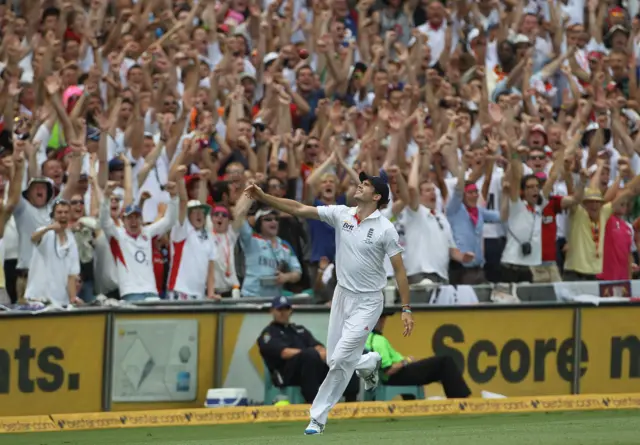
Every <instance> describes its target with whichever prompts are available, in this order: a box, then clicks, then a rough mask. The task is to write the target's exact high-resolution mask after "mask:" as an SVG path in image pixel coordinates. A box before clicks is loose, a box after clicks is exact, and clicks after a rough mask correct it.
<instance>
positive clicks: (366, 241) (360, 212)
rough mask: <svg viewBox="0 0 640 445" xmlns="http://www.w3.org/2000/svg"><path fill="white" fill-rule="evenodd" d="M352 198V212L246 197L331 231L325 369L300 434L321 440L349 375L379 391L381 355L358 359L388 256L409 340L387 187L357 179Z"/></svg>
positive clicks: (253, 191)
mask: <svg viewBox="0 0 640 445" xmlns="http://www.w3.org/2000/svg"><path fill="white" fill-rule="evenodd" d="M360 181H361V183H360V185H359V186H358V188H357V190H356V193H355V195H354V198H355V200H356V202H357V204H358V206H357V207H352V208H349V207H347V206H343V205H337V206H336V205H331V206H319V207H310V206H306V205H304V204H301V203H299V202H297V201H293V200H290V199H284V198H276V197H274V196H271V195H267V194H266V193H264V192H263V191H262V190H261V189H260V188H259V187H258V186H256V185H255V184H252V185H250V186H249V187H247V188H246V190H245V192H246V193H247V195H248V196H249V197H251V198H253V199H255V200H257V201H261V202H263V203H265V204H267V205H269V206H271V207H274V208H276V209H278V210H280V211H283V212H286V213H289V214H291V215H294V216H299V217H303V218H313V219H320V220H321V221H324V222H326V223H327V224H329V225H331V226H332V227H334V228H335V230H336V248H337V252H336V271H337V277H338V285H337V286H336V289H335V292H334V294H333V300H332V303H331V314H330V316H329V317H330V318H329V334H328V338H327V348H326V349H327V364H328V365H329V372H328V373H327V377H326V378H325V380H324V382H323V383H322V385H321V386H320V389H319V390H318V395H317V396H316V398H315V400H314V401H313V405H311V421H310V423H309V426H307V428H306V430H305V432H304V433H305V434H307V435H311V434H321V433H322V432H323V431H324V425H325V424H326V422H327V417H328V416H329V411H330V410H331V408H333V406H334V405H335V404H336V403H338V401H339V400H340V396H341V395H342V393H343V392H344V390H345V388H346V387H347V384H348V383H349V379H350V378H351V375H352V374H353V372H354V371H356V372H357V373H358V376H360V377H361V378H363V379H364V381H365V389H367V390H373V389H374V388H375V387H376V386H377V385H378V371H379V368H380V355H379V354H378V353H376V352H371V353H367V354H364V355H363V354H362V352H363V350H364V346H365V343H366V341H367V337H368V335H369V332H370V331H371V330H372V329H373V328H374V326H375V325H376V323H377V322H378V319H379V318H380V315H381V314H382V309H383V306H384V300H383V297H382V289H383V288H384V287H385V285H386V283H387V275H386V273H385V270H384V262H383V260H384V257H385V255H387V256H389V258H390V260H391V265H392V266H393V270H394V275H395V278H396V282H397V285H398V290H399V292H400V298H401V300H402V320H403V322H404V335H405V336H407V335H409V334H411V331H412V329H413V318H412V315H411V307H410V306H409V284H408V282H407V275H406V272H405V268H404V264H403V262H402V256H401V255H400V253H401V252H402V247H400V245H399V244H398V233H397V232H396V230H395V228H394V227H393V224H392V223H391V222H390V221H389V220H388V219H387V218H385V217H383V216H382V215H381V214H380V212H379V210H378V209H379V208H380V207H381V206H382V205H384V204H387V203H388V202H389V186H388V184H387V181H386V180H385V179H384V178H382V177H379V176H367V174H366V173H364V172H362V173H360Z"/></svg>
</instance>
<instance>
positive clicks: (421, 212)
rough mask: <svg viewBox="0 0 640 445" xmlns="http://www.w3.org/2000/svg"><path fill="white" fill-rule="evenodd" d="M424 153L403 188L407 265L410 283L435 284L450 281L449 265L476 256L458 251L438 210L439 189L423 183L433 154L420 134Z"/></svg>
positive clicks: (413, 166) (446, 221) (400, 192)
mask: <svg viewBox="0 0 640 445" xmlns="http://www.w3.org/2000/svg"><path fill="white" fill-rule="evenodd" d="M417 140H418V142H419V144H420V145H421V149H420V153H419V154H418V155H417V156H416V157H415V158H414V161H413V163H412V165H411V171H410V173H409V181H408V187H407V188H404V187H399V194H400V199H401V200H402V201H403V202H405V203H406V204H407V206H406V207H405V209H404V214H405V218H404V222H405V237H406V240H407V243H406V244H407V245H406V256H405V263H406V267H407V277H408V278H409V283H411V284H414V283H419V282H421V281H422V280H424V279H429V280H431V281H432V282H434V283H447V282H448V281H449V263H450V261H457V262H459V263H468V262H470V261H473V259H474V258H475V255H474V254H473V253H471V252H466V253H462V252H460V250H458V248H457V246H456V243H455V241H454V240H453V233H452V231H451V226H450V225H449V221H448V220H447V217H446V215H444V214H443V213H441V212H439V211H437V210H436V201H437V199H436V198H437V195H436V186H435V184H434V183H433V182H431V181H430V180H426V181H420V171H429V168H430V164H431V153H430V152H429V150H428V149H427V148H426V140H425V138H424V136H422V135H418V136H417Z"/></svg>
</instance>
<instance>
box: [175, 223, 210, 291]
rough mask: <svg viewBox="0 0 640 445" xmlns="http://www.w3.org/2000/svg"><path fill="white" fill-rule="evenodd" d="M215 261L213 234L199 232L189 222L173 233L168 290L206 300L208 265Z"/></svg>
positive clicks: (178, 224) (178, 227)
mask: <svg viewBox="0 0 640 445" xmlns="http://www.w3.org/2000/svg"><path fill="white" fill-rule="evenodd" d="M215 259H216V246H215V244H214V241H213V234H211V233H210V232H208V231H207V230H206V228H203V229H201V230H197V229H196V228H195V227H193V226H192V225H191V223H190V222H189V219H188V218H185V220H184V222H183V223H182V224H180V223H179V222H178V223H177V224H176V225H175V226H173V229H171V270H170V272H169V282H168V284H167V289H168V290H173V291H176V292H182V293H184V294H187V295H189V296H192V297H197V298H199V299H202V298H204V293H205V289H206V287H207V271H208V268H209V261H215Z"/></svg>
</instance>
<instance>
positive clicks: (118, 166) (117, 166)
mask: <svg viewBox="0 0 640 445" xmlns="http://www.w3.org/2000/svg"><path fill="white" fill-rule="evenodd" d="M120 170H124V162H123V161H122V160H121V159H119V158H113V159H112V160H110V161H109V171H110V172H117V171H120Z"/></svg>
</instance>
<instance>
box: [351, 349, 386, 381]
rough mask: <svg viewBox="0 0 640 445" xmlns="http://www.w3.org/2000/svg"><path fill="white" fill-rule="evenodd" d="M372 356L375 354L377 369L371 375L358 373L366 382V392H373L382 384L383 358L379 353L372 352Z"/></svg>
mask: <svg viewBox="0 0 640 445" xmlns="http://www.w3.org/2000/svg"><path fill="white" fill-rule="evenodd" d="M370 354H375V358H376V367H375V368H374V370H373V371H371V372H370V373H367V374H365V373H364V372H360V371H356V374H358V377H360V378H361V379H362V380H364V390H365V391H373V390H375V389H376V388H377V387H378V384H379V383H380V363H381V362H382V357H380V354H378V353H377V352H370Z"/></svg>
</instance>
